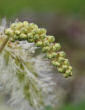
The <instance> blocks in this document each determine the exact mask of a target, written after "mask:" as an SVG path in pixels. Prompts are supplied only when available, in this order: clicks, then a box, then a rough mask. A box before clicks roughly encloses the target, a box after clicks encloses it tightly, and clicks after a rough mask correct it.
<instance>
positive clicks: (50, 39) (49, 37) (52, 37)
mask: <svg viewBox="0 0 85 110" xmlns="http://www.w3.org/2000/svg"><path fill="white" fill-rule="evenodd" d="M47 38H48V41H49V42H50V43H51V42H54V41H55V38H54V36H47Z"/></svg>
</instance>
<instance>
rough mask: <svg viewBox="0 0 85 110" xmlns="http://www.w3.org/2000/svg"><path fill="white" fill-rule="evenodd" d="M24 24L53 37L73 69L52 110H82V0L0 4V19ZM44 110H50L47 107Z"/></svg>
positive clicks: (84, 93) (84, 66)
mask: <svg viewBox="0 0 85 110" xmlns="http://www.w3.org/2000/svg"><path fill="white" fill-rule="evenodd" d="M4 17H6V19H7V20H8V22H9V20H10V21H15V19H16V18H18V19H19V20H21V21H23V20H28V21H29V22H34V23H36V24H38V25H39V26H40V27H45V28H46V29H47V30H48V34H52V35H54V36H55V37H56V41H57V42H60V43H61V45H62V48H63V50H65V51H66V53H67V55H68V58H69V59H70V61H71V64H72V66H73V76H72V79H71V80H70V81H67V83H68V84H64V85H63V86H61V85H59V86H60V87H59V88H61V89H60V91H64V92H65V95H63V92H62V94H61V96H62V98H61V99H60V102H62V103H60V104H59V103H58V105H56V106H57V107H56V108H55V110H84V109H85V101H84V100H85V0H0V19H2V18H4ZM0 110H1V109H0ZM45 110H53V108H52V107H51V106H50V105H49V106H48V107H46V108H45Z"/></svg>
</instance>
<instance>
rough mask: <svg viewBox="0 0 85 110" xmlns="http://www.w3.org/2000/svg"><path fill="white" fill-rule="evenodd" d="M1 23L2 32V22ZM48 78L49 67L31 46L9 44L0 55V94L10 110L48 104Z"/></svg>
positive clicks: (42, 56)
mask: <svg viewBox="0 0 85 110" xmlns="http://www.w3.org/2000/svg"><path fill="white" fill-rule="evenodd" d="M2 24H3V25H2V26H1V27H0V32H2V33H3V31H4V28H5V27H6V25H5V24H6V21H5V20H3V23H2ZM4 26H5V27H4ZM35 50H36V51H37V52H36V51H35ZM52 75H53V67H52V66H51V65H50V62H49V61H48V60H47V59H46V58H45V55H44V54H42V53H41V52H40V49H39V48H38V47H35V46H34V44H33V43H27V42H26V41H24V42H23V41H22V42H15V43H12V44H11V43H10V42H9V43H8V45H7V46H6V47H5V48H4V50H3V52H2V53H0V85H1V86H0V91H4V92H3V94H5V95H9V97H8V101H7V104H8V105H10V106H12V107H13V109H14V110H31V109H32V110H33V107H34V110H35V109H36V110H38V109H39V110H40V109H42V108H43V107H44V105H46V104H51V101H53V99H54V97H55V94H54V95H53V94H52V93H53V89H54V86H53V85H55V84H54V81H53V80H52ZM49 93H51V94H52V95H50V97H49ZM47 100H48V101H47Z"/></svg>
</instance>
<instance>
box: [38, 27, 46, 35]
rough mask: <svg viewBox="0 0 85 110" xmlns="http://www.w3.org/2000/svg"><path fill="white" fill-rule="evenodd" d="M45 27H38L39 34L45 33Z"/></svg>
mask: <svg viewBox="0 0 85 110" xmlns="http://www.w3.org/2000/svg"><path fill="white" fill-rule="evenodd" d="M46 32H47V31H46V29H44V28H41V29H38V33H39V34H40V35H42V34H46Z"/></svg>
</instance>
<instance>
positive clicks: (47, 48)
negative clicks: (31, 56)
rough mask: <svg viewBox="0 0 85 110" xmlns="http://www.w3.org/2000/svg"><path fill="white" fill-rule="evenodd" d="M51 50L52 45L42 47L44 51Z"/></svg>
mask: <svg viewBox="0 0 85 110" xmlns="http://www.w3.org/2000/svg"><path fill="white" fill-rule="evenodd" d="M49 50H50V47H48V46H46V47H43V48H42V51H43V52H48V51H49Z"/></svg>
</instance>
